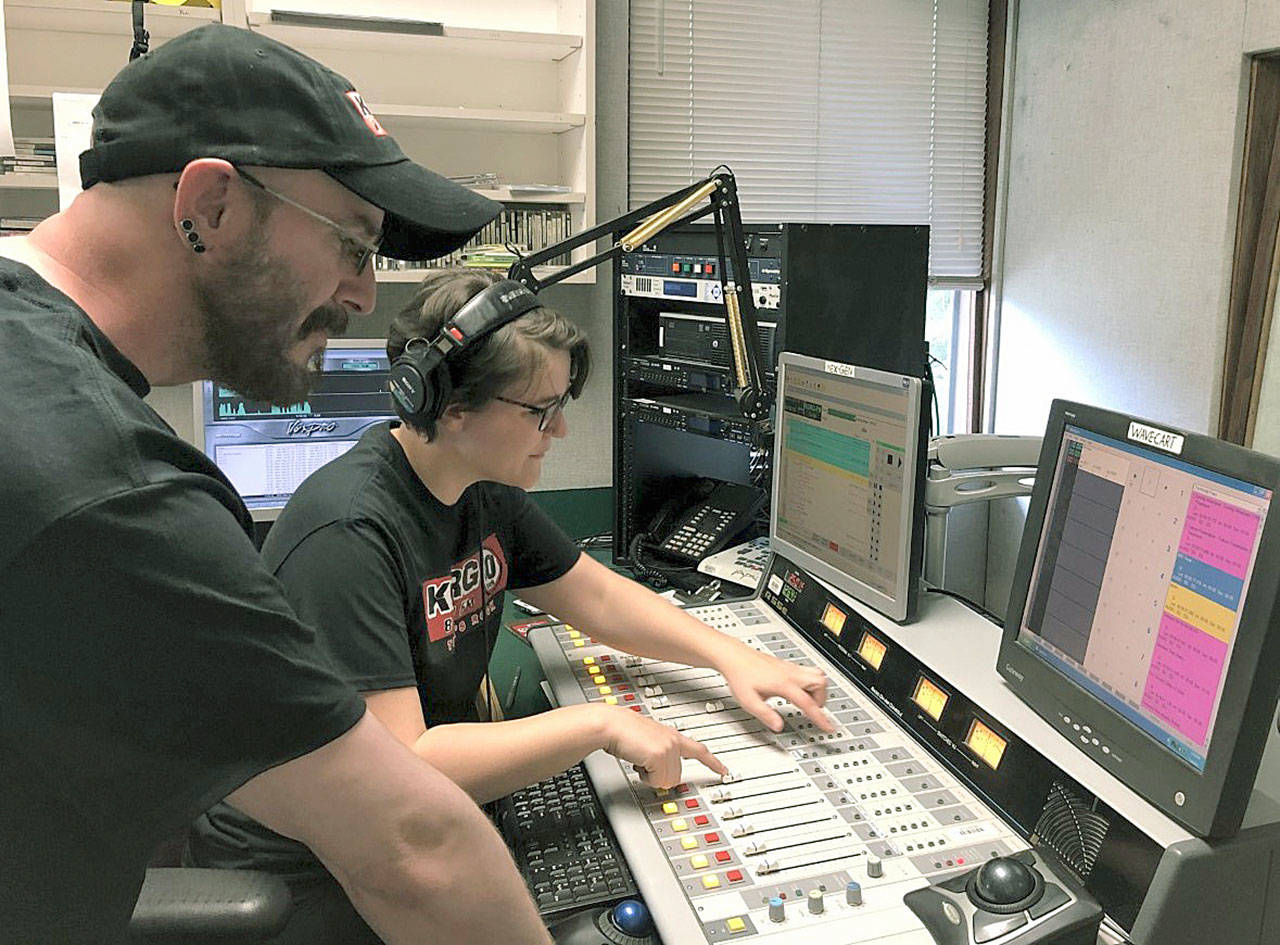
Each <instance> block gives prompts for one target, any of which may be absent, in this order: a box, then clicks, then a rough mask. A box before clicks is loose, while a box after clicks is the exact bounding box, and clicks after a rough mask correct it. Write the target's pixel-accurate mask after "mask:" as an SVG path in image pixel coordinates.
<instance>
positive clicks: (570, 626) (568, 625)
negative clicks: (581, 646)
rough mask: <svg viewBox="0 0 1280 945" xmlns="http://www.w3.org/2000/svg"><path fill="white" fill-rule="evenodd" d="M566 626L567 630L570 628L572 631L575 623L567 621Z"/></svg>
mask: <svg viewBox="0 0 1280 945" xmlns="http://www.w3.org/2000/svg"><path fill="white" fill-rule="evenodd" d="M564 628H565V629H566V630H569V631H571V632H572V630H573V624H571V623H567V624H565V625H564Z"/></svg>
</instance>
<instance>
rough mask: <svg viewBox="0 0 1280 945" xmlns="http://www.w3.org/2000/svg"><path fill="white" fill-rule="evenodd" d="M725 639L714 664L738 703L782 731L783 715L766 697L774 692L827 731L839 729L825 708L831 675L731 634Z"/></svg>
mask: <svg viewBox="0 0 1280 945" xmlns="http://www.w3.org/2000/svg"><path fill="white" fill-rule="evenodd" d="M722 639H723V646H722V647H721V648H720V650H719V651H718V652H717V653H716V654H715V658H714V660H713V663H712V665H713V667H714V668H715V669H716V670H718V671H719V673H720V675H722V676H723V677H724V678H725V682H727V683H728V684H729V690H730V691H731V692H732V693H733V695H734V698H735V699H737V700H738V704H739V705H741V706H742V707H743V708H744V709H746V710H747V711H748V712H750V713H751V714H752V715H754V716H755V717H756V718H758V719H759V720H760V721H761V722H763V723H764V724H765V726H766V727H767V728H768V729H769V730H770V731H772V732H780V731H782V727H783V721H782V716H781V715H779V714H778V712H777V711H776V710H775V709H774V708H773V707H772V706H770V705H769V704H768V703H767V702H766V701H765V700H766V699H768V698H769V697H771V696H781V697H782V698H784V699H786V700H787V701H788V702H790V703H791V704H792V705H794V706H795V707H796V708H798V709H799V710H800V711H801V712H803V713H804V714H805V716H806V717H807V718H808V719H809V720H810V721H811V722H813V724H814V725H816V726H818V728H820V729H822V730H823V731H824V732H834V731H835V730H836V726H835V723H834V722H832V721H831V719H830V717H829V716H828V715H827V713H826V712H825V711H824V710H823V708H822V707H823V706H824V705H826V702H827V677H826V676H825V675H824V674H823V673H822V671H821V670H818V669H815V668H814V667H812V666H798V665H796V664H795V663H788V662H786V661H785V660H780V659H778V658H776V657H773V656H769V655H768V654H767V653H761V652H759V651H758V650H753V649H752V648H751V647H749V646H747V645H746V644H745V643H741V642H739V641H737V640H734V639H732V638H730V637H724V638H722Z"/></svg>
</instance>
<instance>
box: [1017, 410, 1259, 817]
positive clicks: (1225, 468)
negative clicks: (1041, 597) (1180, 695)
mask: <svg viewBox="0 0 1280 945" xmlns="http://www.w3.org/2000/svg"><path fill="white" fill-rule="evenodd" d="M1131 423H1138V424H1142V425H1144V426H1146V427H1153V428H1155V429H1158V430H1160V431H1164V432H1168V433H1171V434H1175V435H1177V436H1181V437H1182V438H1183V441H1182V449H1181V452H1180V453H1177V454H1176V456H1177V458H1178V459H1180V460H1181V461H1183V462H1185V463H1188V464H1191V465H1194V466H1200V467H1203V468H1205V469H1207V470H1210V471H1213V472H1218V473H1221V474H1224V475H1228V476H1231V477H1233V478H1235V479H1239V480H1241V481H1243V482H1246V483H1250V484H1253V485H1257V486H1261V487H1263V488H1267V489H1270V490H1272V493H1273V495H1272V499H1273V501H1275V500H1276V499H1277V498H1278V496H1277V493H1278V492H1280V461H1277V460H1276V459H1274V458H1272V457H1269V456H1263V455H1262V454H1260V453H1256V452H1253V451H1251V450H1247V449H1245V448H1244V447H1241V446H1236V445H1234V444H1229V443H1224V442H1222V441H1221V440H1217V439H1214V438H1213V437H1209V436H1205V435H1203V434H1197V433H1192V432H1190V431H1187V430H1182V429H1179V428H1177V427H1173V426H1170V425H1168V424H1164V423H1158V422H1153V421H1149V420H1145V419H1143V418H1141V417H1137V416H1133V415H1130V414H1123V413H1118V412H1115V411H1110V410H1104V409H1101V408H1098V407H1091V406H1088V405H1085V404H1079V403H1075V402H1072V401H1065V400H1054V401H1053V404H1052V406H1051V407H1050V411H1049V420H1048V425H1047V427H1046V429H1045V434H1044V441H1043V444H1042V446H1041V450H1040V462H1039V466H1038V472H1037V475H1036V480H1035V486H1034V488H1033V490H1032V493H1031V502H1030V506H1029V509H1028V512H1027V520H1026V525H1025V528H1024V530H1023V534H1022V543H1021V545H1020V547H1019V550H1018V560H1017V565H1016V567H1015V570H1014V577H1013V586H1012V591H1011V594H1010V598H1009V608H1008V611H1007V613H1006V616H1005V623H1004V631H1003V633H1002V634H1001V640H1000V653H999V657H998V662H997V669H998V671H999V673H1000V675H1001V676H1003V677H1004V679H1005V680H1006V682H1007V684H1008V685H1009V687H1010V689H1012V690H1013V692H1014V693H1015V694H1016V695H1017V696H1018V697H1019V698H1021V699H1022V701H1023V702H1025V703H1026V704H1027V705H1028V706H1029V707H1030V708H1032V709H1033V710H1034V711H1035V712H1037V713H1038V714H1039V715H1041V716H1042V717H1043V718H1045V719H1046V720H1047V721H1048V722H1049V723H1050V724H1052V725H1053V726H1054V728H1056V729H1057V730H1058V731H1059V732H1060V733H1061V734H1062V735H1063V736H1064V737H1066V738H1067V739H1068V740H1070V741H1071V742H1072V743H1073V744H1074V745H1075V746H1076V747H1077V748H1078V749H1080V750H1081V751H1082V752H1083V753H1084V754H1085V755H1087V756H1088V757H1090V758H1092V759H1093V760H1094V761H1096V762H1098V763H1099V764H1101V765H1102V766H1103V767H1104V768H1106V769H1107V770H1108V771H1110V772H1111V773H1112V774H1113V775H1115V776H1116V777H1117V778H1119V780H1121V781H1122V782H1124V783H1125V784H1126V785H1128V786H1129V787H1130V788H1132V789H1133V790H1134V791H1136V792H1137V793H1138V794H1140V795H1142V796H1143V797H1144V798H1146V799H1147V800H1148V801H1149V802H1150V803H1152V804H1154V805H1155V806H1156V807H1158V808H1159V809H1160V810H1162V811H1164V812H1165V813H1166V814H1168V815H1169V816H1170V817H1171V818H1173V819H1174V820H1176V821H1177V822H1178V823H1180V824H1182V825H1183V826H1185V827H1187V828H1188V829H1189V830H1191V831H1193V832H1195V833H1196V834H1198V835H1201V836H1208V837H1226V836H1231V835H1233V834H1234V833H1236V832H1237V831H1238V830H1239V827H1240V822H1241V820H1242V819H1243V817H1244V813H1245V810H1246V808H1247V807H1248V804H1249V797H1250V794H1251V792H1252V789H1253V782H1254V778H1255V776H1256V774H1257V770H1258V764H1259V762H1260V760H1261V758H1262V752H1263V749H1264V747H1265V746H1266V743H1267V738H1268V736H1269V734H1270V730H1271V724H1272V719H1273V717H1274V715H1275V709H1276V696H1277V692H1278V691H1280V673H1276V672H1274V671H1273V672H1271V673H1270V674H1268V673H1266V672H1265V671H1264V667H1266V666H1272V667H1274V666H1276V665H1278V664H1277V659H1280V629H1277V628H1273V627H1272V626H1271V617H1272V612H1273V610H1274V607H1275V603H1276V597H1277V588H1280V568H1272V569H1268V568H1266V567H1265V564H1264V562H1266V561H1273V562H1275V561H1280V508H1277V507H1276V506H1272V507H1271V508H1270V509H1269V510H1268V514H1267V517H1266V519H1265V520H1264V522H1263V528H1262V535H1261V538H1260V541H1259V545H1258V552H1257V557H1256V559H1255V565H1254V572H1253V574H1252V576H1251V578H1250V585H1249V591H1248V595H1247V597H1246V599H1245V602H1244V609H1243V611H1242V612H1241V615H1240V623H1239V629H1238V630H1237V639H1236V643H1235V646H1234V649H1233V652H1232V657H1231V662H1230V665H1229V666H1228V669H1227V675H1226V678H1225V679H1224V681H1223V691H1222V698H1221V701H1220V703H1219V708H1218V716H1217V720H1216V722H1215V726H1214V731H1213V735H1212V737H1211V738H1210V741H1209V747H1208V752H1207V754H1206V757H1205V765H1204V769H1203V771H1197V770H1196V769H1195V768H1194V767H1193V766H1192V765H1190V764H1188V763H1187V762H1186V761H1184V760H1182V759H1180V758H1178V757H1177V756H1176V755H1175V754H1174V753H1173V752H1171V751H1169V750H1168V749H1167V748H1165V747H1164V746H1162V745H1160V744H1159V743H1158V742H1156V741H1155V740H1154V739H1153V738H1152V737H1151V736H1150V735H1148V734H1146V733H1145V732H1143V731H1142V730H1141V729H1140V728H1138V727H1137V726H1136V725H1135V724H1134V723H1133V722H1131V721H1129V720H1128V719H1126V718H1125V717H1124V716H1123V715H1121V714H1120V713H1119V712H1118V711H1116V710H1115V709H1113V708H1111V707H1110V706H1108V705H1106V704H1105V703H1104V702H1103V701H1102V700H1100V699H1098V698H1097V697H1096V696H1094V695H1092V694H1091V693H1089V692H1087V691H1086V690H1084V689H1083V688H1081V687H1079V686H1078V685H1077V684H1075V683H1074V682H1072V681H1071V680H1070V679H1068V678H1067V677H1066V676H1065V675H1064V674H1063V673H1061V672H1060V671H1059V670H1057V669H1055V668H1053V667H1052V666H1050V665H1049V664H1048V663H1047V662H1045V661H1044V660H1042V659H1040V658H1039V657H1038V656H1036V655H1035V654H1034V653H1033V652H1032V651H1031V649H1030V647H1029V646H1028V645H1027V644H1026V643H1023V642H1021V641H1020V640H1019V639H1018V637H1019V631H1020V629H1021V626H1022V618H1023V614H1024V613H1025V611H1026V607H1027V597H1028V594H1029V592H1030V582H1031V574H1032V570H1033V568H1034V565H1035V560H1036V556H1037V554H1038V551H1039V548H1040V545H1041V540H1042V536H1043V532H1044V519H1045V514H1046V511H1047V506H1048V500H1049V495H1050V492H1051V490H1052V486H1053V479H1054V475H1055V473H1056V469H1057V463H1058V456H1059V453H1060V451H1061V445H1062V439H1063V434H1064V432H1065V429H1066V427H1067V426H1074V427H1080V428H1082V429H1084V430H1087V431H1090V432H1094V433H1097V434H1100V435H1102V436H1106V437H1110V438H1111V439H1114V440H1119V441H1120V442H1124V443H1133V444H1134V445H1136V446H1142V447H1145V448H1147V449H1150V450H1151V451H1152V452H1153V453H1157V454H1161V455H1167V456H1174V455H1175V454H1174V453H1171V452H1169V451H1168V450H1162V449H1159V448H1155V447H1152V446H1150V445H1149V443H1145V442H1141V441H1138V440H1135V439H1134V438H1132V437H1130V435H1129V432H1130V424H1131Z"/></svg>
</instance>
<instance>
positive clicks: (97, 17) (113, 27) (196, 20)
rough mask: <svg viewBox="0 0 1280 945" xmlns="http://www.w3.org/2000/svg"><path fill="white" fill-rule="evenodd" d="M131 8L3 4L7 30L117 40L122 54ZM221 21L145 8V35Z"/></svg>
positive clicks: (29, 0) (181, 10) (34, 1)
mask: <svg viewBox="0 0 1280 945" xmlns="http://www.w3.org/2000/svg"><path fill="white" fill-rule="evenodd" d="M131 7H132V4H129V3H120V2H113V0H5V3H4V16H5V26H6V28H7V29H10V30H42V31H48V32H58V33H96V34H102V35H104V36H110V37H112V38H115V39H119V40H120V42H121V43H122V44H124V45H123V46H122V53H125V52H127V51H128V42H129V38H130V37H132V36H133V13H132V10H131V9H130V8H131ZM221 21H222V16H221V12H220V11H218V10H215V9H213V8H212V7H164V6H159V5H157V4H148V5H147V10H146V22H147V31H148V32H149V33H151V35H152V36H153V37H156V38H160V39H168V38H171V37H174V36H177V35H179V34H180V33H185V32H186V31H187V30H190V29H194V28H195V27H197V26H203V25H204V24H205V23H220V22H221ZM122 64H123V63H122Z"/></svg>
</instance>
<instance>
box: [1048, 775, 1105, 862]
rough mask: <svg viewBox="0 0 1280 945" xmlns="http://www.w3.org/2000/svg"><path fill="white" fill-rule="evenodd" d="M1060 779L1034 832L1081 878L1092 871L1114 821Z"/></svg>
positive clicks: (1050, 790) (1054, 786)
mask: <svg viewBox="0 0 1280 945" xmlns="http://www.w3.org/2000/svg"><path fill="white" fill-rule="evenodd" d="M1090 807H1091V805H1090V803H1089V802H1088V801H1085V800H1084V799H1083V798H1081V797H1079V796H1078V795H1076V794H1075V793H1073V792H1072V791H1071V789H1070V788H1068V787H1067V786H1066V785H1065V784H1063V783H1062V782H1061V781H1055V782H1054V783H1053V787H1051V788H1050V789H1049V796H1048V798H1046V799H1045V803H1044V810H1043V811H1042V812H1041V814H1040V819H1039V820H1038V821H1037V822H1036V829H1035V834H1036V836H1037V837H1038V838H1039V839H1040V841H1041V842H1042V843H1044V844H1045V845H1046V846H1048V847H1049V848H1050V849H1052V850H1053V851H1054V852H1055V853H1057V854H1058V856H1060V857H1061V858H1062V860H1063V862H1064V863H1066V864H1067V865H1068V866H1070V867H1071V868H1072V869H1073V870H1075V871H1076V872H1077V873H1078V874H1079V875H1080V876H1081V877H1082V878H1084V877H1087V876H1088V875H1089V874H1090V873H1091V872H1092V871H1093V864H1094V863H1095V862H1096V861H1097V859H1098V852H1099V851H1100V850H1101V849H1102V841H1103V840H1104V839H1105V838H1106V836H1107V830H1108V829H1110V827H1111V823H1110V821H1108V820H1107V819H1106V818H1105V817H1103V816H1102V815H1101V814H1099V813H1097V812H1096V811H1094V810H1091V809H1090Z"/></svg>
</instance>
